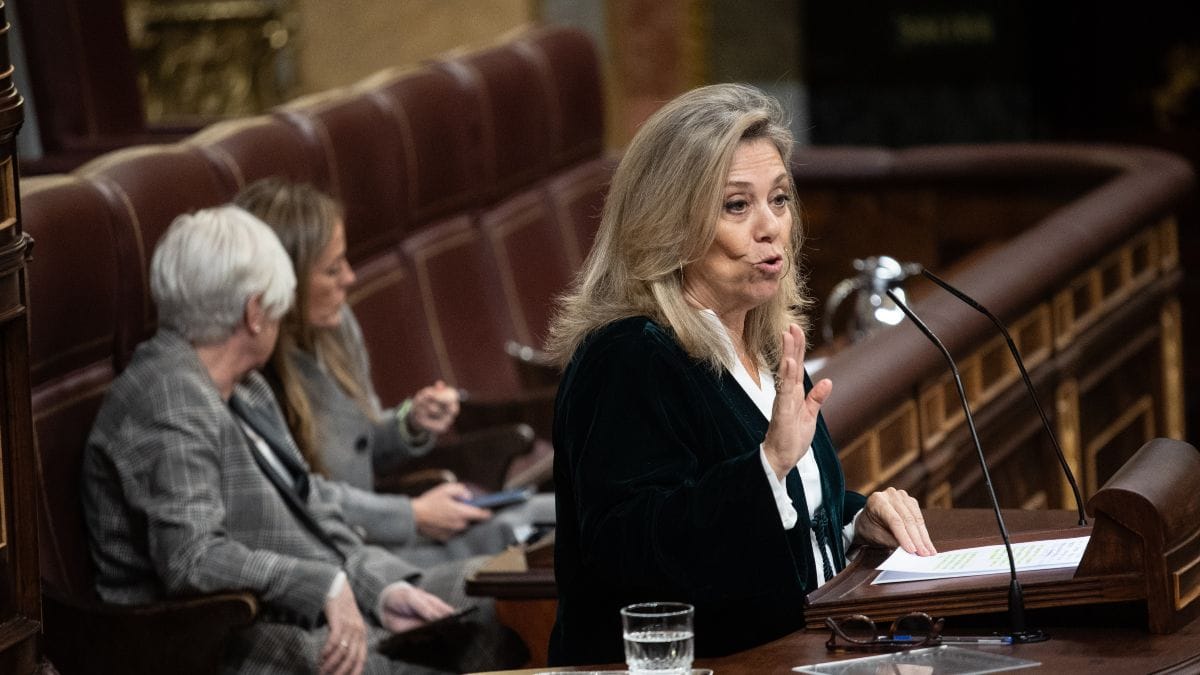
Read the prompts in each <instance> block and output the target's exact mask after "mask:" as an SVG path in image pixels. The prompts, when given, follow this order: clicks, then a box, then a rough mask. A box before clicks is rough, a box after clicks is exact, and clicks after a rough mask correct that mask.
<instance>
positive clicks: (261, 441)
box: [82, 206, 524, 673]
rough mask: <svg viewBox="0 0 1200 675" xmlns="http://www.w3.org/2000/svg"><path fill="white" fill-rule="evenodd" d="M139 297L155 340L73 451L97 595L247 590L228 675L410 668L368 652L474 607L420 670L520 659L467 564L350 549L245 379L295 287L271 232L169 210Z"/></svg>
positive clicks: (345, 533)
mask: <svg viewBox="0 0 1200 675" xmlns="http://www.w3.org/2000/svg"><path fill="white" fill-rule="evenodd" d="M150 287H151V293H152V294H153V297H154V301H155V304H156V305H157V308H158V316H159V330H158V332H157V333H156V334H155V335H154V337H152V338H151V339H149V340H147V341H146V342H144V343H142V344H141V345H139V346H138V348H137V350H136V351H135V352H134V355H133V358H132V360H131V362H130V364H129V367H128V368H127V369H126V370H125V371H124V372H123V373H122V374H121V375H120V377H118V378H117V379H116V380H115V381H114V383H113V385H112V388H111V389H110V390H109V392H108V394H107V396H106V397H105V400H104V403H103V405H102V406H101V408H100V412H99V414H98V416H97V418H96V422H95V425H94V427H93V429H92V432H91V435H90V436H89V438H88V441H87V446H86V448H85V450H84V458H83V467H82V476H83V481H82V482H83V503H84V512H85V514H86V519H87V526H88V533H89V544H90V547H91V552H92V557H93V560H94V561H95V563H96V590H97V592H98V594H99V596H100V597H101V598H102V599H104V600H105V601H107V602H113V603H121V604H138V603H147V602H153V601H157V600H161V599H163V598H165V597H186V596H189V595H195V594H199V593H215V592H220V591H240V590H247V591H250V592H252V593H254V594H255V595H256V596H258V598H259V601H260V603H261V605H260V618H259V620H257V621H255V622H254V623H253V624H252V625H251V626H250V627H248V628H246V629H243V630H240V631H238V632H236V633H235V634H234V635H233V636H232V637H231V643H230V645H229V646H228V648H227V649H226V652H225V654H224V656H223V658H224V660H225V666H226V669H227V670H230V671H237V672H316V671H317V670H318V669H319V670H320V671H321V672H327V673H358V672H362V671H363V670H364V669H365V670H367V671H370V672H412V671H411V670H409V668H410V666H409V664H406V663H404V662H401V661H392V660H390V659H389V658H388V657H387V656H385V655H383V654H382V653H380V652H379V651H377V650H376V649H374V646H375V644H376V643H378V642H379V641H381V640H383V639H384V638H386V637H388V636H389V635H390V634H391V633H393V632H401V631H405V630H408V629H412V628H414V627H417V626H420V625H422V624H424V623H426V622H428V621H431V620H436V619H440V618H443V617H446V616H448V615H450V614H451V613H452V612H453V611H454V609H455V606H463V605H467V604H478V605H479V608H480V609H481V611H478V612H476V613H475V614H474V615H473V616H472V618H471V619H469V620H468V621H467V622H466V623H465V624H464V626H463V629H464V630H463V632H461V633H460V634H459V637H460V638H461V642H456V643H455V644H453V645H446V646H445V648H444V649H443V650H442V651H441V654H440V659H441V660H439V661H438V662H437V663H436V664H433V667H434V670H428V669H422V670H420V672H442V671H443V670H444V671H450V672H462V671H463V670H475V669H490V668H497V667H509V666H513V665H517V664H520V663H521V662H522V661H523V658H524V655H523V647H521V645H520V644H519V642H517V641H516V640H515V637H514V636H512V635H511V633H510V632H509V631H507V630H506V629H503V628H501V627H500V626H499V625H498V624H497V623H496V621H495V618H494V614H493V613H492V608H491V606H490V605H488V604H486V603H478V602H477V601H474V600H472V599H468V598H465V597H464V596H463V594H462V577H463V575H464V571H465V567H466V565H467V563H462V562H460V563H455V564H451V565H446V566H443V567H439V568H434V569H429V570H422V569H420V568H418V567H416V566H414V565H412V564H410V563H408V562H406V561H404V560H401V559H400V558H397V557H396V556H394V555H392V554H390V553H387V552H386V551H384V550H382V549H378V548H373V547H369V546H366V545H364V544H363V542H362V539H361V538H360V537H359V536H358V535H357V534H356V533H355V531H354V530H353V529H352V528H351V527H350V526H348V525H347V523H346V522H345V520H344V518H343V517H342V513H341V509H340V507H339V503H338V500H337V494H338V490H337V489H336V488H335V487H334V486H331V485H330V484H329V483H328V482H327V481H325V480H324V479H323V478H321V477H320V476H318V475H314V474H312V473H310V472H309V470H308V467H307V465H305V463H304V460H303V458H302V457H301V455H300V453H299V451H298V450H297V448H296V445H295V443H294V442H293V441H292V438H291V435H290V434H289V433H288V430H287V424H286V423H285V422H284V420H283V416H282V414H281V413H280V410H279V407H278V405H277V403H276V402H275V398H274V395H273V394H272V392H271V388H270V387H269V386H268V385H267V383H266V382H265V381H264V379H263V378H262V376H261V375H259V374H258V373H257V372H255V369H256V368H258V367H260V366H262V365H263V364H264V363H265V362H266V360H267V358H268V357H269V356H270V355H271V352H272V350H273V349H274V347H275V340H276V336H277V335H278V332H279V322H280V319H281V318H282V317H283V316H284V315H285V314H286V313H287V311H288V309H289V308H290V307H291V306H292V301H293V293H294V290H295V287H296V278H295V275H294V273H293V272H292V266H291V261H290V260H289V259H288V256H287V253H286V252H285V251H284V250H283V247H282V246H281V245H280V243H279V240H278V238H276V236H275V234H274V233H273V232H272V231H271V229H270V228H268V227H267V226H266V225H264V224H263V223H262V222H261V221H259V220H258V219H257V218H255V217H254V216H252V215H250V214H249V213H247V212H245V211H243V210H242V209H240V208H237V207H233V206H224V207H219V208H214V209H207V210H202V211H198V212H196V213H194V214H189V215H184V216H180V217H179V218H177V219H176V220H175V222H174V223H172V225H171V227H170V228H169V229H168V230H167V232H166V233H165V234H164V235H163V237H162V240H161V241H160V242H159V244H158V246H157V248H156V250H155V252H154V256H153V260H152V262H151V268H150ZM470 564H472V565H474V564H478V561H472V562H471V563H470Z"/></svg>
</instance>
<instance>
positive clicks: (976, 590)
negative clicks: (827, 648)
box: [805, 438, 1200, 633]
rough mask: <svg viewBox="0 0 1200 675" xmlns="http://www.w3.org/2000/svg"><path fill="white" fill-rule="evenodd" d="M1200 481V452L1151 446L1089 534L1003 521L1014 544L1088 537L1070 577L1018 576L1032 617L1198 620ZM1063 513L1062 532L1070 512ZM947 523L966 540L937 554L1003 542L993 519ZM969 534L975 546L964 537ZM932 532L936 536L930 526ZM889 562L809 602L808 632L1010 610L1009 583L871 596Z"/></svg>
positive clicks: (1022, 514) (1102, 504)
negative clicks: (1112, 614) (830, 624)
mask: <svg viewBox="0 0 1200 675" xmlns="http://www.w3.org/2000/svg"><path fill="white" fill-rule="evenodd" d="M1197 477H1200V452H1197V450H1196V449H1195V448H1193V447H1192V446H1191V445H1188V444H1187V443H1184V442H1182V441H1174V440H1168V439H1161V438H1160V439H1154V440H1152V441H1150V442H1148V443H1146V444H1145V445H1144V446H1142V448H1141V449H1140V450H1138V452H1137V453H1136V454H1135V455H1134V456H1133V458H1132V459H1130V460H1129V462H1127V463H1126V464H1125V465H1124V466H1123V467H1122V468H1121V469H1120V470H1119V471H1117V473H1116V474H1115V475H1114V476H1113V477H1112V478H1111V479H1110V480H1109V481H1108V483H1106V484H1105V486H1104V487H1103V488H1101V489H1100V490H1099V491H1098V492H1097V493H1096V494H1095V495H1094V496H1093V497H1092V498H1091V499H1090V500H1089V501H1088V512H1089V514H1090V515H1091V516H1092V518H1093V522H1092V523H1091V525H1089V526H1086V527H1079V526H1077V525H1076V526H1064V525H1061V524H1059V523H1054V522H1052V520H1053V519H1051V518H1048V515H1047V514H1048V513H1050V512H1039V511H1006V512H1005V518H1006V522H1008V524H1009V529H1010V531H1013V530H1023V531H1019V532H1016V533H1014V534H1012V535H1011V537H1010V538H1011V539H1012V541H1014V542H1019V541H1036V540H1041V539H1059V538H1066V537H1078V536H1082V535H1084V534H1090V535H1091V537H1092V538H1091V541H1090V542H1089V543H1088V547H1087V550H1086V551H1085V552H1084V556H1083V560H1082V561H1081V562H1080V564H1079V567H1078V568H1076V569H1074V570H1072V569H1058V570H1037V571H1032V572H1020V573H1018V576H1019V578H1020V580H1021V585H1022V586H1023V588H1024V591H1025V605H1026V607H1027V608H1031V609H1034V608H1050V607H1066V606H1071V605H1099V604H1107V603H1114V602H1128V601H1144V602H1145V603H1146V610H1147V617H1148V628H1149V630H1150V631H1151V632H1153V633H1171V632H1174V631H1176V630H1178V629H1179V628H1180V627H1182V626H1183V625H1184V624H1186V623H1188V622H1189V621H1191V620H1192V619H1194V618H1195V617H1196V616H1197V615H1198V614H1200V601H1198V598H1200V490H1197V489H1196V488H1195V486H1194V485H1192V484H1191V481H1193V480H1195V479H1196V478H1197ZM963 513H964V514H965V513H966V512H963ZM1057 513H1058V514H1059V517H1058V518H1057V520H1059V521H1060V522H1061V521H1063V520H1064V516H1065V514H1066V513H1067V512H1057ZM931 515H932V514H931ZM944 516H945V517H943V518H940V519H939V520H942V521H943V522H942V523H939V524H940V525H942V526H943V527H945V528H947V529H949V530H955V529H957V530H958V531H959V532H962V535H963V536H964V538H961V539H955V540H952V541H946V540H945V539H944V538H943V537H939V538H940V539H943V541H942V543H940V544H939V550H940V551H947V550H954V549H960V548H969V547H972V546H983V545H987V544H995V543H999V542H1000V536H999V534H998V533H997V534H996V535H995V536H990V537H979V536H978V535H979V533H980V532H983V531H986V529H988V528H995V526H996V525H995V518H994V517H992V518H984V517H982V516H983V512H981V511H975V512H974V517H972V518H965V517H961V518H957V519H956V518H955V517H954V511H948V512H946V513H945V514H944ZM1014 520H1015V521H1019V522H1018V523H1014V522H1013V521H1014ZM1014 525H1017V526H1016V527H1014ZM1031 525H1032V527H1031ZM1039 526H1041V527H1039ZM967 528H970V529H971V530H972V534H974V535H975V536H974V537H973V538H966V537H965V535H966V534H967ZM930 529H931V530H934V529H935V522H934V519H933V518H930ZM943 534H944V532H943ZM888 554H889V551H886V550H883V549H867V550H864V551H863V552H862V554H861V555H859V556H858V558H856V559H855V560H854V561H853V562H851V563H850V564H849V565H848V566H847V567H846V569H845V570H843V571H842V572H841V573H840V574H838V576H837V577H835V578H834V579H832V580H831V581H830V582H829V583H827V584H825V585H824V586H822V587H821V588H819V589H817V590H816V591H814V592H813V593H811V594H809V596H808V605H807V608H806V609H805V622H806V625H807V627H809V628H823V627H824V621H825V618H826V617H836V616H844V615H846V614H866V615H867V616H869V617H871V618H872V619H874V620H875V621H877V622H887V621H892V620H894V619H895V618H896V617H898V616H901V615H903V614H906V613H908V612H911V611H916V610H920V611H924V612H928V613H929V614H931V615H934V616H961V615H967V614H986V613H993V612H1004V611H1005V610H1007V608H1008V583H1009V575H1008V574H1007V573H1005V574H994V575H988V576H979V577H965V578H958V579H939V580H934V581H916V582H907V583H898V584H883V585H878V586H872V585H871V581H872V580H873V579H874V578H875V576H876V574H877V572H876V569H875V568H876V567H878V566H879V564H880V563H882V562H883V560H884V559H885V558H886V557H887V556H888Z"/></svg>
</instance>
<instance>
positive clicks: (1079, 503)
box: [921, 269, 1087, 527]
mask: <svg viewBox="0 0 1200 675" xmlns="http://www.w3.org/2000/svg"><path fill="white" fill-rule="evenodd" d="M921 274H923V275H925V278H926V279H929V280H930V281H932V282H933V283H935V284H937V285H938V286H941V287H942V288H943V289H945V290H946V292H947V293H950V294H951V295H953V296H954V297H956V298H958V299H959V300H962V301H963V302H964V303H966V304H967V306H969V307H970V308H971V309H973V310H975V311H976V312H979V313H980V314H982V315H984V316H986V317H987V318H988V320H989V321H991V322H992V325H994V326H995V327H996V328H997V329H999V330H1000V332H1001V333H1002V334H1003V335H1004V341H1005V342H1007V343H1008V351H1009V352H1010V353H1011V354H1012V357H1013V361H1016V362H1017V368H1018V369H1019V370H1020V371H1021V380H1022V381H1024V382H1025V389H1026V390H1028V391H1029V398H1031V399H1033V405H1034V406H1035V407H1036V408H1037V411H1038V415H1039V416H1040V417H1041V418H1042V428H1044V429H1045V430H1046V435H1047V436H1049V437H1050V443H1052V444H1053V445H1054V452H1055V454H1056V455H1058V463H1059V465H1060V466H1062V470H1063V473H1064V474H1066V476H1067V482H1068V483H1070V484H1071V492H1072V493H1074V495H1075V509H1076V510H1077V511H1078V512H1079V526H1080V527H1083V526H1085V525H1087V517H1086V516H1085V515H1084V511H1083V498H1082V497H1080V496H1079V485H1078V484H1077V483H1076V482H1075V474H1074V473H1073V472H1072V471H1071V465H1070V464H1067V458H1066V456H1065V455H1063V451H1062V447H1061V446H1059V444H1058V438H1057V437H1056V436H1055V435H1054V431H1053V430H1052V429H1051V428H1050V420H1048V419H1046V411H1045V410H1043V409H1042V403H1041V401H1038V397H1037V394H1036V393H1034V391H1033V382H1032V381H1030V379H1029V373H1028V372H1026V371H1025V361H1024V360H1023V359H1022V358H1021V353H1020V352H1019V351H1017V345H1016V344H1015V343H1014V342H1013V339H1012V336H1011V335H1009V334H1008V328H1007V327H1005V325H1004V323H1003V322H1002V321H1000V319H997V318H996V315H994V314H992V313H991V312H989V311H988V310H987V308H986V307H984V306H983V305H981V304H979V302H977V301H976V300H975V299H974V298H972V297H971V296H969V295H967V294H966V293H964V292H963V291H961V290H959V289H958V288H956V287H954V286H953V285H951V284H950V282H948V281H946V280H945V279H942V278H941V277H939V276H938V275H936V274H934V273H933V272H930V271H929V270H927V269H922V270H921Z"/></svg>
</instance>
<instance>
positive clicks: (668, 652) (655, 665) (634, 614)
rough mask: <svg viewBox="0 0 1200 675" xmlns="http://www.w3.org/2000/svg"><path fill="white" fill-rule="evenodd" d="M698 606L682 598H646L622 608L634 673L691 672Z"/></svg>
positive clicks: (685, 674) (628, 662)
mask: <svg viewBox="0 0 1200 675" xmlns="http://www.w3.org/2000/svg"><path fill="white" fill-rule="evenodd" d="M694 614H695V609H694V608H693V607H692V606H691V605H686V604H684V603H682V602H643V603H639V604H636V605H630V606H628V607H625V608H622V609H621V627H622V628H623V629H624V632H625V665H627V666H629V672H630V674H631V675H652V674H653V675H668V674H670V675H675V674H681V675H690V673H691V672H692V652H693V649H694V645H693V638H694V635H695V634H694V633H693V632H692V617H693V616H694Z"/></svg>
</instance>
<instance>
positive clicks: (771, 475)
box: [758, 445, 799, 530]
mask: <svg viewBox="0 0 1200 675" xmlns="http://www.w3.org/2000/svg"><path fill="white" fill-rule="evenodd" d="M758 458H759V459H760V460H762V466H763V471H764V472H766V474H767V482H768V483H770V484H771V494H772V495H774V496H775V508H776V509H778V510H779V520H780V522H782V523H783V529H785V530H790V529H792V528H793V527H795V526H796V521H798V520H799V517H798V516H797V515H796V507H794V506H792V498H791V497H789V496H788V493H787V485H785V484H784V482H783V481H781V480H779V477H778V476H776V475H775V469H772V468H771V463H770V462H768V461H767V451H766V450H763V449H762V446H761V445H760V446H758Z"/></svg>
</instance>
